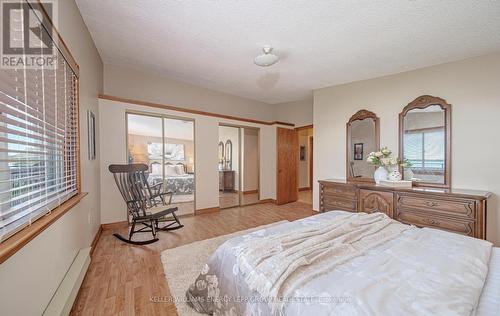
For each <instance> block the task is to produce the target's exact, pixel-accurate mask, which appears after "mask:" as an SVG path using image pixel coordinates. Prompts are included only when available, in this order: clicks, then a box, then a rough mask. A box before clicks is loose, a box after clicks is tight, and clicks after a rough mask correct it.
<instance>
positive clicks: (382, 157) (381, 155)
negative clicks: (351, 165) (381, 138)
mask: <svg viewBox="0 0 500 316" xmlns="http://www.w3.org/2000/svg"><path fill="white" fill-rule="evenodd" d="M366 161H367V162H368V163H371V164H372V165H374V166H377V167H386V168H387V167H391V166H396V165H398V164H399V159H398V158H396V157H393V156H392V150H390V149H389V148H387V147H384V148H382V149H381V150H380V151H376V152H371V153H370V154H369V155H368V158H367V159H366Z"/></svg>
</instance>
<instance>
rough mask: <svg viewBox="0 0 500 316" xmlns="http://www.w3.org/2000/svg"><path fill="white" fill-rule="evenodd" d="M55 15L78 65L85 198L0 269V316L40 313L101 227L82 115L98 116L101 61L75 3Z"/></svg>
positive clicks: (94, 164) (95, 168)
mask: <svg viewBox="0 0 500 316" xmlns="http://www.w3.org/2000/svg"><path fill="white" fill-rule="evenodd" d="M58 12H59V25H58V30H59V32H60V34H61V35H62V37H63V38H64V41H65V43H66V44H67V46H68V47H69V50H70V51H71V53H72V54H73V56H74V57H75V59H76V62H77V63H78V64H79V65H80V143H81V155H80V156H81V168H82V170H81V174H82V190H83V191H84V192H89V195H88V196H87V197H85V198H84V199H83V200H82V201H81V202H80V203H79V204H78V205H77V206H75V207H74V208H73V209H71V210H70V211H69V212H67V213H66V214H65V215H64V216H62V217H61V218H60V219H59V220H57V221H56V222H55V223H54V224H52V225H51V226H50V227H49V228H47V229H46V230H45V231H43V232H42V233H41V234H40V235H38V236H37V237H36V238H35V239H33V240H32V241H30V242H29V243H28V244H27V245H26V246H24V247H23V248H22V249H21V250H19V251H18V252H17V253H16V254H14V255H13V256H12V257H10V258H9V259H8V260H7V261H5V262H4V263H2V265H0V280H1V281H0V313H1V314H2V315H26V316H29V315H41V314H42V313H43V311H44V310H45V308H46V306H47V304H48V303H49V302H50V299H51V298H52V295H53V294H54V292H55V291H56V289H57V287H58V286H59V283H60V282H61V281H62V279H63V278H64V275H65V274H66V272H67V271H68V269H69V267H70V265H71V263H72V261H73V259H74V258H75V256H76V254H77V253H78V251H79V249H81V248H84V247H88V246H89V245H90V243H91V242H92V239H93V238H94V236H95V234H96V232H97V230H98V228H99V225H100V211H99V194H100V188H99V160H94V161H88V160H87V148H88V147H87V114H86V113H87V109H91V110H92V111H94V113H95V114H96V115H98V106H97V94H98V93H99V92H100V91H101V90H102V62H101V59H100V57H99V54H98V52H97V50H96V48H95V46H94V43H93V42H92V39H91V37H90V34H89V33H88V31H87V28H86V26H85V24H84V23H83V20H82V18H81V16H80V12H79V11H78V8H77V6H76V4H75V3H74V1H73V0H71V1H68V0H64V1H58ZM98 158H99V157H98Z"/></svg>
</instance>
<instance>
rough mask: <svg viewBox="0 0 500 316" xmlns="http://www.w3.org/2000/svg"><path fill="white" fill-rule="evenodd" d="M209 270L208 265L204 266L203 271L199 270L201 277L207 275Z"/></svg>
mask: <svg viewBox="0 0 500 316" xmlns="http://www.w3.org/2000/svg"><path fill="white" fill-rule="evenodd" d="M209 270H210V267H209V266H208V264H205V265H204V266H203V269H201V274H203V275H204V274H207V273H208V271H209Z"/></svg>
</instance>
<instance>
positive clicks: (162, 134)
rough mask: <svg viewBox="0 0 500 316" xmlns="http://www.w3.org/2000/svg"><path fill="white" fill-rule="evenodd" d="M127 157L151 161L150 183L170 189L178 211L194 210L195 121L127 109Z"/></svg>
mask: <svg viewBox="0 0 500 316" xmlns="http://www.w3.org/2000/svg"><path fill="white" fill-rule="evenodd" d="M127 159H128V163H143V164H146V165H148V183H149V184H150V185H151V186H154V185H156V186H159V187H161V190H162V191H163V192H169V193H170V194H169V195H167V197H168V198H167V203H169V204H170V205H172V207H178V208H179V210H178V212H177V214H178V215H184V214H193V213H194V210H195V167H194V163H195V161H194V121H192V120H188V119H181V118H173V117H165V116H161V115H154V114H139V113H127Z"/></svg>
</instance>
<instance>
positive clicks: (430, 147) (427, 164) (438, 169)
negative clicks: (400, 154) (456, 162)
mask: <svg viewBox="0 0 500 316" xmlns="http://www.w3.org/2000/svg"><path fill="white" fill-rule="evenodd" d="M444 143H445V131H444V129H443V128H437V129H424V130H420V131H407V132H406V136H405V144H404V146H405V148H404V152H405V158H406V159H408V160H409V161H410V162H411V164H412V170H413V171H414V172H416V173H419V172H421V173H428V174H433V175H442V174H443V173H444V162H445V157H444V156H445V154H444V148H445V144H444Z"/></svg>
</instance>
